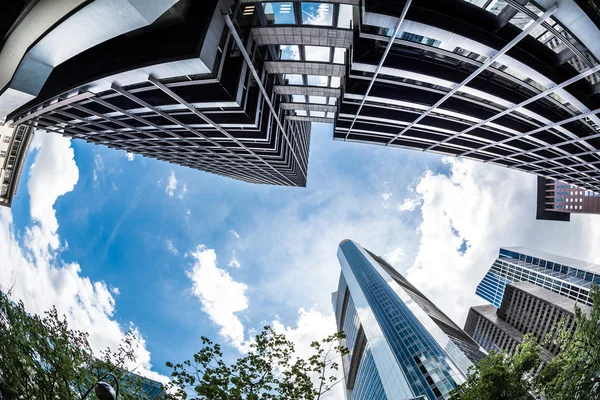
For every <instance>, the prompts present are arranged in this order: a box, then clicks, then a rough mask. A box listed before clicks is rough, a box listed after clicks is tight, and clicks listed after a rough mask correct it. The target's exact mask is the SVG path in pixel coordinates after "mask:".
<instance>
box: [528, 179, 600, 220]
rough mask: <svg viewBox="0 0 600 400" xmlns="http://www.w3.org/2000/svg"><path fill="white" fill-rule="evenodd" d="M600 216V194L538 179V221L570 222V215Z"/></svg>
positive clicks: (564, 183) (558, 181)
mask: <svg viewBox="0 0 600 400" xmlns="http://www.w3.org/2000/svg"><path fill="white" fill-rule="evenodd" d="M572 213H574V214H600V193H599V192H594V191H591V190H585V189H582V188H580V187H577V186H575V185H570V184H568V183H566V182H563V181H560V180H551V179H546V178H542V177H538V210H537V219H547V220H559V221H568V220H570V214H572Z"/></svg>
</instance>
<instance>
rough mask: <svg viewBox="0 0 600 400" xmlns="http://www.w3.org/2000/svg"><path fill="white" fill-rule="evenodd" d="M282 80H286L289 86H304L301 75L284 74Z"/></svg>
mask: <svg viewBox="0 0 600 400" xmlns="http://www.w3.org/2000/svg"><path fill="white" fill-rule="evenodd" d="M283 79H285V80H287V81H288V84H289V85H304V79H302V75H298V74H285V75H283Z"/></svg>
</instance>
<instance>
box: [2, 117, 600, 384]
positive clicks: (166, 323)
mask: <svg viewBox="0 0 600 400" xmlns="http://www.w3.org/2000/svg"><path fill="white" fill-rule="evenodd" d="M71 149H72V150H71ZM72 151H74V153H72ZM34 162H35V164H36V165H35V166H34V167H33V168H32V165H33V164H34ZM17 196H18V199H16V200H15V201H14V203H13V208H12V211H8V210H2V211H1V212H0V228H2V229H0V248H4V249H8V251H4V252H3V251H0V285H2V286H3V287H10V286H12V285H14V293H15V296H16V297H20V298H22V299H23V300H24V301H25V304H26V306H27V307H28V308H29V309H30V311H32V312H42V311H43V310H44V309H47V308H49V307H50V306H51V305H52V304H57V307H59V311H61V312H63V313H65V314H67V316H68V318H69V320H70V321H71V323H72V325H73V326H75V327H77V328H78V329H84V330H88V331H89V332H90V333H91V335H92V336H91V341H92V345H93V346H95V347H96V348H102V347H103V346H106V345H114V343H117V342H118V340H119V339H120V337H121V336H122V334H123V332H124V331H126V330H127V329H129V328H130V327H133V328H134V329H136V332H138V333H139V334H140V343H141V347H142V349H141V350H140V351H141V353H140V363H141V364H143V365H142V366H141V367H140V368H139V370H140V371H141V372H145V373H146V374H147V375H148V376H151V377H154V378H156V379H159V378H160V376H159V375H157V374H163V375H164V374H167V373H168V369H166V368H165V367H164V363H165V362H166V361H182V360H183V359H186V358H188V357H190V356H191V355H192V354H193V353H194V352H195V351H197V350H199V348H200V336H201V335H205V336H209V337H211V338H213V339H215V340H218V341H223V342H225V343H228V345H226V349H227V355H228V357H234V356H236V355H238V354H239V351H240V349H243V346H244V342H245V341H246V340H247V339H248V338H249V335H251V334H252V333H253V332H254V330H256V329H260V327H261V326H263V325H264V324H266V323H267V324H274V325H275V326H276V327H277V329H279V330H281V331H284V332H286V333H287V334H288V336H289V337H290V338H292V339H293V340H294V341H296V342H297V343H298V345H299V346H300V348H301V349H302V348H303V346H306V345H307V344H308V343H310V341H311V340H314V339H318V338H319V337H322V336H324V335H326V334H327V333H329V332H331V330H332V329H334V327H333V318H332V311H331V305H330V295H331V292H333V291H335V290H336V288H337V279H338V277H339V265H338V264H337V260H336V257H335V254H336V251H337V248H336V247H337V244H338V243H339V242H340V241H341V240H343V239H345V238H351V239H354V240H356V241H357V242H359V243H361V244H362V245H363V246H364V247H366V248H368V249H370V250H372V251H374V252H376V253H378V254H380V255H382V256H384V257H386V258H387V259H388V260H389V261H390V262H391V263H392V264H394V265H395V266H396V267H397V268H398V269H399V270H400V271H401V272H402V273H404V274H406V276H407V277H408V278H409V280H411V281H412V282H413V283H414V284H415V285H416V286H418V287H419V288H420V289H422V290H423V291H424V292H425V293H426V294H427V295H429V296H430V297H431V299H432V300H433V301H434V302H436V303H437V304H438V305H439V306H440V307H441V308H442V309H443V310H444V311H446V312H447V313H448V314H449V316H450V317H452V318H453V319H455V320H456V321H457V323H459V324H462V323H463V321H464V318H465V317H466V313H467V311H468V307H469V306H470V305H473V304H476V303H481V300H479V299H478V298H476V297H475V296H474V291H475V286H476V284H477V283H478V281H479V280H480V279H481V277H482V276H483V275H484V273H485V272H486V270H487V268H489V266H490V265H491V262H492V261H493V259H494V257H495V255H496V253H497V251H498V247H499V246H501V245H521V246H529V247H533V248H537V249H540V250H545V251H550V252H554V253H558V254H562V255H565V256H571V257H575V258H581V259H584V260H589V261H595V262H600V254H598V251H597V250H596V249H594V247H595V246H594V245H593V243H597V242H598V240H600V218H599V217H598V216H574V217H573V220H572V222H571V223H568V224H564V223H550V222H540V221H535V220H534V203H535V178H534V177H532V176H529V175H525V174H522V173H517V172H514V171H510V170H507V169H504V168H498V167H493V166H488V165H482V164H477V163H472V162H463V161H460V160H456V159H444V158H442V157H441V156H439V155H436V154H429V153H421V152H415V151H406V150H401V149H392V148H386V147H379V146H369V145H363V144H355V143H344V142H338V141H333V140H332V132H331V126H330V125H318V124H317V125H315V126H314V127H313V134H312V141H311V151H310V165H309V179H308V187H307V188H284V187H270V186H257V185H251V184H246V183H242V182H237V181H234V180H230V179H226V178H222V177H219V176H215V175H211V174H207V173H204V172H201V171H196V170H190V169H186V168H181V167H178V166H174V165H170V164H167V163H163V162H159V161H156V160H150V159H146V158H143V157H140V156H135V157H133V159H132V160H130V158H128V157H127V156H126V154H125V153H124V152H122V151H115V150H112V149H108V148H105V147H100V146H94V145H90V144H87V143H85V142H82V141H73V142H70V141H69V140H67V139H64V138H61V137H58V136H55V135H50V134H45V133H44V134H38V135H37V136H36V139H35V143H34V145H33V146H32V150H31V153H30V154H29V156H28V159H27V165H26V166H25V169H24V172H23V176H22V180H21V183H20V186H19V191H18V195H17ZM53 210H54V212H53ZM302 351H303V350H300V354H303V353H302Z"/></svg>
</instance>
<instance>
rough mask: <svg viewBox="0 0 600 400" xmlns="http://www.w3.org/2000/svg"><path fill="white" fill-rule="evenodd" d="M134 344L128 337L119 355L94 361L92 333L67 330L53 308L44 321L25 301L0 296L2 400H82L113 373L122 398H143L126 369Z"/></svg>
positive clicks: (104, 354)
mask: <svg viewBox="0 0 600 400" xmlns="http://www.w3.org/2000/svg"><path fill="white" fill-rule="evenodd" d="M135 339H136V338H135V335H134V334H133V333H132V332H128V333H127V334H126V335H125V338H124V340H123V342H122V343H121V345H120V346H119V348H118V349H117V351H116V352H113V351H111V350H110V349H106V350H105V351H104V352H102V354H101V357H100V358H96V357H94V354H93V352H92V349H91V347H90V344H89V342H88V334H87V333H84V332H81V331H76V330H72V329H69V326H68V323H67V321H66V318H65V317H64V316H63V317H62V318H60V317H59V314H58V312H57V310H56V308H55V307H53V308H52V309H51V310H50V311H47V312H46V313H45V315H44V316H43V317H41V316H38V315H30V314H28V313H27V312H26V311H25V307H24V304H23V302H19V303H14V302H13V301H12V300H10V298H9V297H8V296H7V295H6V294H5V293H4V292H2V291H0V398H2V399H8V400H12V399H32V400H36V399H66V400H71V399H72V400H75V399H77V400H79V399H81V396H82V395H83V393H85V391H86V390H87V389H88V388H89V387H91V386H92V385H94V384H95V383H96V382H97V380H98V378H99V377H100V376H101V375H102V374H103V373H106V372H112V373H114V374H115V376H116V377H117V379H119V382H120V383H121V386H122V389H124V390H122V391H121V394H122V395H123V396H121V395H120V396H119V398H121V397H122V398H123V399H124V400H125V399H127V400H133V399H145V398H146V396H145V394H144V393H143V392H142V391H141V385H142V382H141V380H139V379H132V378H131V377H129V376H130V374H128V372H127V371H126V368H125V365H126V364H128V363H132V362H134V361H135V357H134V351H135V346H136V345H137V340H135ZM89 398H90V399H94V398H95V396H94V395H91V396H90V397H89Z"/></svg>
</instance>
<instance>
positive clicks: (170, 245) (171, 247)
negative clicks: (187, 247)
mask: <svg viewBox="0 0 600 400" xmlns="http://www.w3.org/2000/svg"><path fill="white" fill-rule="evenodd" d="M165 246H167V250H169V252H170V253H172V254H173V255H174V256H176V255H177V254H178V253H179V251H178V250H177V248H176V247H175V246H174V245H173V242H172V241H171V240H165Z"/></svg>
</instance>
